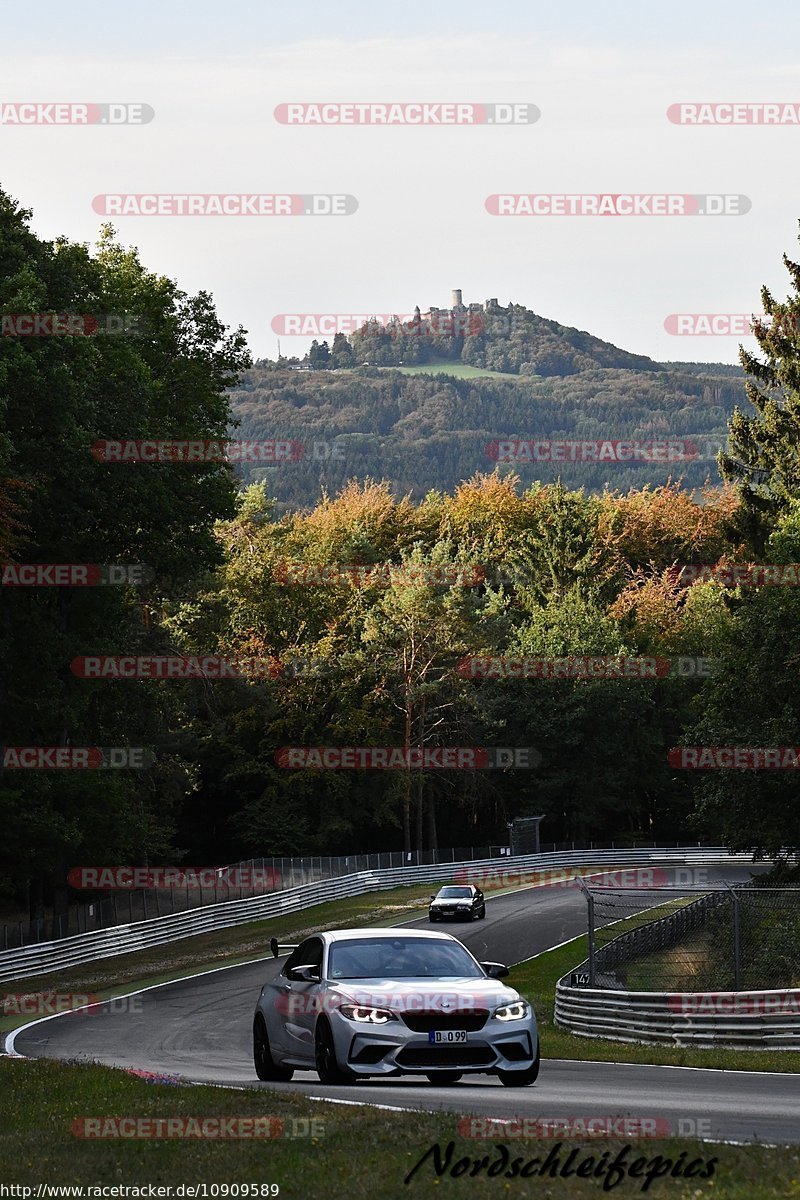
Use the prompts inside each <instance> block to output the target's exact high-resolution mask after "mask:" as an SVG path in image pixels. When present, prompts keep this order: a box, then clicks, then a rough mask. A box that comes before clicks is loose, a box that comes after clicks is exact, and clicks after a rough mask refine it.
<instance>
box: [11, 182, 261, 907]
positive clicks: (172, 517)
mask: <svg viewBox="0 0 800 1200" xmlns="http://www.w3.org/2000/svg"><path fill="white" fill-rule="evenodd" d="M30 220H31V213H30V212H28V211H27V210H24V209H22V208H20V207H19V205H18V204H17V203H16V202H15V201H14V200H13V199H12V198H11V197H9V196H8V195H6V194H5V193H3V192H0V308H2V310H3V311H5V312H10V313H76V314H86V313H91V314H107V313H112V314H123V313H124V314H126V315H127V316H135V317H136V318H137V320H139V321H140V322H141V324H140V327H139V329H138V330H137V329H135V328H134V331H133V332H131V331H130V327H128V330H127V331H126V332H123V333H120V334H114V335H112V334H103V333H101V332H98V333H97V334H84V335H81V336H77V335H73V336H59V337H48V336H41V337H13V336H4V337H2V338H0V396H2V400H1V401H0V463H2V465H3V473H4V475H5V476H6V477H7V478H8V479H10V480H11V482H10V483H6V484H4V485H3V489H2V490H3V497H4V500H3V505H4V507H3V513H4V515H3V517H1V518H0V536H4V540H5V543H6V545H5V546H4V550H5V551H7V552H8V554H9V555H10V557H11V558H12V559H13V561H16V562H18V563H31V562H33V563H44V564H47V563H75V564H98V565H105V564H120V563H121V564H145V565H146V566H147V567H148V568H149V570H150V573H151V576H152V578H151V580H150V582H149V583H147V584H146V585H145V586H143V587H139V588H138V589H137V588H136V587H132V586H130V587H128V586H119V587H113V586H109V587H84V588H69V589H68V588H63V587H61V588H60V587H49V588H48V587H17V588H3V597H2V622H1V623H0V634H1V635H2V639H3V647H2V650H3V652H2V658H1V660H0V745H5V746H59V747H64V746H87V745H88V746H129V745H133V746H136V745H139V746H147V747H157V748H158V754H157V761H156V764H155V765H154V766H152V767H150V768H148V769H146V770H144V771H141V772H138V773H137V772H134V771H125V770H118V771H87V772H80V771H74V772H70V773H66V774H65V773H63V772H61V773H59V772H56V771H23V770H18V771H4V772H3V774H2V777H0V825H2V826H3V828H4V829H8V830H9V833H8V836H7V837H6V838H5V840H4V844H3V847H2V850H0V887H2V886H5V887H6V888H9V887H13V888H17V889H24V888H25V887H26V886H29V887H31V888H32V904H33V906H34V907H37V906H38V904H39V903H40V899H41V887H42V884H43V883H44V882H45V881H46V882H47V884H48V886H51V887H53V888H54V889H56V890H57V891H58V892H60V893H63V889H64V877H65V873H66V867H67V864H68V863H69V862H70V861H71V862H73V863H74V862H76V861H77V862H80V861H81V860H82V861H84V862H85V861H92V860H94V861H102V860H105V861H109V860H110V861H117V862H120V861H121V862H124V861H126V859H127V860H129V861H130V859H131V858H134V859H137V860H139V861H141V860H142V859H144V860H147V859H148V858H152V857H153V856H155V855H162V854H168V853H170V846H171V836H172V830H173V828H174V824H175V821H176V819H177V814H178V813H179V810H180V807H181V805H182V803H183V801H184V799H185V796H186V794H187V793H188V792H189V790H190V788H191V779H190V771H189V770H188V768H187V767H186V764H185V763H183V762H182V761H181V760H180V757H179V756H178V755H175V753H174V752H173V749H172V747H171V745H170V738H171V736H172V734H173V732H174V731H175V729H176V728H178V727H179V726H180V724H181V721H182V719H183V718H182V713H181V710H180V703H179V701H178V696H177V694H176V693H175V692H174V691H173V692H170V691H169V688H170V686H172V685H166V684H163V685H162V684H157V683H151V682H149V681H148V682H143V683H138V684H137V683H134V684H126V683H105V682H96V681H88V680H84V679H81V678H78V677H77V675H76V674H75V673H74V672H73V671H72V670H71V669H70V664H71V662H72V660H73V659H74V658H75V657H77V656H81V655H86V654H109V655H120V654H131V653H142V652H145V653H146V652H147V651H156V652H157V651H158V650H159V649H160V648H162V647H163V646H164V645H165V643H167V644H168V642H167V637H166V635H165V631H164V629H163V627H162V626H161V624H160V620H161V616H162V613H163V610H164V607H165V605H166V603H167V602H168V599H169V598H170V597H171V596H172V595H174V594H175V593H177V592H181V593H183V594H184V595H186V594H188V593H190V592H191V590H192V588H193V586H194V581H195V580H196V579H197V577H198V575H200V574H202V572H203V571H204V570H207V569H208V568H209V567H211V566H212V565H213V564H214V563H216V562H219V560H220V557H221V555H220V547H219V543H218V542H217V540H216V538H215V536H214V532H213V524H214V521H215V520H216V519H217V518H219V517H222V516H225V515H229V514H230V513H231V512H232V511H233V503H234V495H235V481H234V478H233V474H232V471H231V468H230V467H229V465H227V464H226V463H225V462H220V461H214V462H204V463H197V464H192V465H189V464H185V463H181V464H153V465H150V464H143V463H138V464H135V463H125V464H123V463H120V464H113V463H110V462H105V461H102V459H99V458H97V457H95V456H94V455H93V452H92V448H93V446H94V444H95V443H96V442H97V441H99V440H102V439H135V440H139V439H150V438H156V439H164V438H178V439H187V438H192V439H198V440H200V439H202V440H209V441H213V442H218V443H224V442H225V440H226V439H227V437H228V421H229V408H228V401H227V397H226V391H227V389H228V388H229V387H230V386H231V385H232V384H233V383H234V382H235V381H236V379H237V377H238V374H239V372H240V371H241V370H243V369H244V368H245V367H246V366H247V365H249V355H248V354H247V351H246V347H245V343H244V331H243V330H238V331H236V332H234V333H232V334H228V332H227V330H226V327H225V326H223V325H222V324H221V323H220V321H219V319H218V318H217V316H216V313H215V311H214V308H213V304H212V302H211V299H210V297H209V296H208V295H207V294H206V293H203V292H201V293H199V294H198V295H197V296H193V297H190V296H188V295H186V294H185V293H184V292H182V291H181V290H180V289H179V288H178V287H177V286H176V284H174V283H173V282H171V281H170V280H168V279H165V278H163V277H160V276H157V275H154V274H152V273H150V272H149V271H147V270H146V269H145V268H144V267H143V266H142V264H141V262H140V261H139V258H138V255H137V254H136V252H135V251H134V250H127V249H125V248H123V247H121V246H120V245H119V244H118V243H117V242H116V240H115V237H114V233H113V230H111V229H110V228H106V229H104V230H103V232H102V234H101V237H100V240H99V243H98V246H97V249H96V251H95V252H94V253H92V252H90V251H89V249H88V248H87V247H86V246H83V245H75V244H72V243H69V242H67V241H66V240H64V239H59V240H58V241H56V242H48V241H44V240H41V239H39V238H38V237H36V236H35V235H34V234H33V233H32V231H31V229H30ZM3 530H5V534H3V533H2V531H3ZM9 533H10V534H11V537H10V538H9ZM62 898H63V896H62Z"/></svg>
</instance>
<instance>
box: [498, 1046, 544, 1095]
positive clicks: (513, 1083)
mask: <svg viewBox="0 0 800 1200" xmlns="http://www.w3.org/2000/svg"><path fill="white" fill-rule="evenodd" d="M539 1062H540V1056H539V1045H538V1043H537V1045H536V1058H535V1059H534V1060H533V1064H532V1065H531V1066H530V1067H527V1068H526V1069H525V1070H524V1071H498V1072H497V1076H498V1079H499V1080H500V1082H501V1083H502V1084H503V1085H504V1086H505V1087H526V1086H527V1085H528V1084H529V1083H535V1082H536V1080H537V1079H538V1077H539Z"/></svg>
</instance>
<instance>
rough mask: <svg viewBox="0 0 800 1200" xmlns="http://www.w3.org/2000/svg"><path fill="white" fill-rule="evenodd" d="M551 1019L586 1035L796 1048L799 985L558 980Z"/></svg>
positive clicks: (799, 1025)
mask: <svg viewBox="0 0 800 1200" xmlns="http://www.w3.org/2000/svg"><path fill="white" fill-rule="evenodd" d="M555 1023H556V1025H560V1026H561V1027H562V1028H563V1029H569V1030H570V1031H571V1032H572V1033H578V1034H582V1035H583V1036H584V1037H595V1038H610V1039H612V1040H613V1041H618V1042H655V1043H657V1044H661V1045H664V1044H667V1045H669V1044H672V1045H675V1046H698V1047H701V1048H702V1047H715V1046H738V1047H739V1048H741V1049H744V1050H748V1049H750V1050H755V1049H761V1050H764V1049H775V1050H800V989H794V990H791V989H790V990H787V991H764V992H619V991H611V990H610V989H605V988H583V987H577V988H576V987H570V986H568V985H565V984H564V981H563V980H560V981H559V983H558V985H557V987H556V1006H555Z"/></svg>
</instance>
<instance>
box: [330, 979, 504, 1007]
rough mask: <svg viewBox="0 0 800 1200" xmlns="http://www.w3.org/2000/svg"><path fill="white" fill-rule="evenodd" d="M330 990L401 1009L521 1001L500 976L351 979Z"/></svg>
mask: <svg viewBox="0 0 800 1200" xmlns="http://www.w3.org/2000/svg"><path fill="white" fill-rule="evenodd" d="M327 990H328V992H329V993H330V992H333V993H335V994H336V995H337V996H338V997H339V998H340V999H341V1001H342V1002H343V1003H347V1002H348V1001H350V1002H351V1003H354V1004H362V1005H365V1006H371V1007H385V1008H391V1009H393V1010H395V1011H398V1012H459V1011H460V1012H469V1011H471V1010H474V1009H491V1008H498V1007H499V1006H500V1005H501V1004H511V1003H513V1001H515V1000H519V998H520V996H519V993H518V992H515V991H514V989H513V988H510V987H506V986H505V985H504V984H502V983H498V981H497V980H496V979H441V980H434V979H387V978H380V979H377V978H376V979H358V980H355V979H348V980H342V981H341V982H335V981H332V982H329V983H328V988H327Z"/></svg>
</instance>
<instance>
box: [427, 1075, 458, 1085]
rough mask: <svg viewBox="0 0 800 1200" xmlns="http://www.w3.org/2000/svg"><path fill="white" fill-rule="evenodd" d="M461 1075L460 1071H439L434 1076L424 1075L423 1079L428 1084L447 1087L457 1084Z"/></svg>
mask: <svg viewBox="0 0 800 1200" xmlns="http://www.w3.org/2000/svg"><path fill="white" fill-rule="evenodd" d="M462 1074H463V1072H462V1071H439V1072H438V1073H437V1074H436V1075H426V1076H425V1078H426V1079H427V1080H428V1083H440V1084H442V1086H443V1087H447V1086H448V1084H451V1083H458V1081H459V1079H460V1078H461V1076H462Z"/></svg>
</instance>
